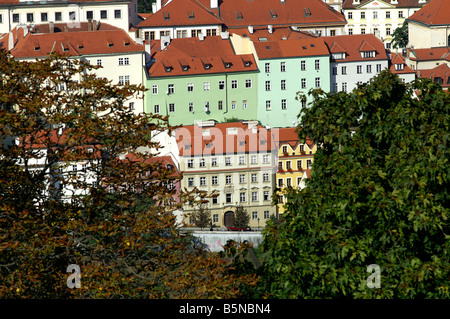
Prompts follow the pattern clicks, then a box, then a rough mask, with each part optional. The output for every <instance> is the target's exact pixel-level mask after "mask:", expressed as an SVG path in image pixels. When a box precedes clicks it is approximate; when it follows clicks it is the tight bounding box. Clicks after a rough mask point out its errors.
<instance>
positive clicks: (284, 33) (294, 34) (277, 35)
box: [228, 26, 315, 42]
mask: <svg viewBox="0 0 450 319" xmlns="http://www.w3.org/2000/svg"><path fill="white" fill-rule="evenodd" d="M228 31H229V32H230V34H238V35H240V36H242V37H247V38H250V39H251V40H252V41H253V42H258V41H260V42H263V41H278V40H293V39H310V38H315V36H314V35H312V34H310V33H307V32H303V31H296V30H293V29H292V28H291V27H277V26H275V27H272V32H269V30H268V28H267V26H265V27H253V33H250V31H249V29H248V27H247V28H234V29H229V30H228Z"/></svg>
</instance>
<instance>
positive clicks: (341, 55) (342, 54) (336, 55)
mask: <svg viewBox="0 0 450 319" xmlns="http://www.w3.org/2000/svg"><path fill="white" fill-rule="evenodd" d="M332 57H333V59H334V60H344V59H345V52H339V53H333V54H332Z"/></svg>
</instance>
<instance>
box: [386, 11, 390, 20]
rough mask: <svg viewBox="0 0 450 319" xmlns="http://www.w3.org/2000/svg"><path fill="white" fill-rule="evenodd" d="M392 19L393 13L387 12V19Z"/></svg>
mask: <svg viewBox="0 0 450 319" xmlns="http://www.w3.org/2000/svg"><path fill="white" fill-rule="evenodd" d="M390 18H391V11H386V19H390Z"/></svg>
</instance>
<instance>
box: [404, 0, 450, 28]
mask: <svg viewBox="0 0 450 319" xmlns="http://www.w3.org/2000/svg"><path fill="white" fill-rule="evenodd" d="M408 20H412V21H415V22H420V23H424V24H427V25H449V24H450V6H449V3H448V0H431V1H430V2H429V3H428V4H426V5H425V6H424V7H423V8H422V9H420V10H419V11H417V12H416V13H414V14H413V15H412V16H410V17H409V18H408Z"/></svg>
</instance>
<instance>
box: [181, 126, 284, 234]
mask: <svg viewBox="0 0 450 319" xmlns="http://www.w3.org/2000/svg"><path fill="white" fill-rule="evenodd" d="M276 134H277V133H276V132H275V135H274V132H273V131H272V130H267V129H265V128H264V127H262V126H260V125H258V124H257V122H255V121H246V122H231V123H214V122H212V121H211V122H199V123H198V124H196V125H188V126H183V127H181V128H179V129H177V130H176V138H177V142H178V146H179V150H180V158H181V162H180V170H181V171H182V174H183V179H182V182H181V188H182V189H184V188H186V189H187V190H188V191H189V190H193V189H194V187H196V188H197V189H199V190H202V191H206V192H207V193H208V194H211V193H212V192H213V191H216V192H217V195H218V196H216V197H213V198H211V199H210V200H209V202H208V203H207V204H206V207H207V208H208V209H210V211H211V215H212V216H211V217H212V223H213V224H214V225H216V226H217V227H229V226H233V220H234V217H233V216H234V212H235V210H236V207H237V206H242V207H244V208H245V209H246V210H247V212H248V213H249V214H250V216H251V220H250V227H257V226H264V225H265V222H266V220H267V219H268V218H269V217H270V215H275V214H276V208H275V207H274V206H272V194H273V191H274V186H275V181H274V179H273V177H274V172H275V171H274V170H275V168H276V165H275V163H276V162H277V157H276V155H277V152H276V150H277V149H276V144H275V141H276V140H277V136H276ZM194 209H195V207H192V206H191V205H189V204H187V205H185V207H184V216H185V222H186V224H189V218H188V216H189V213H191V212H193V211H194Z"/></svg>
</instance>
